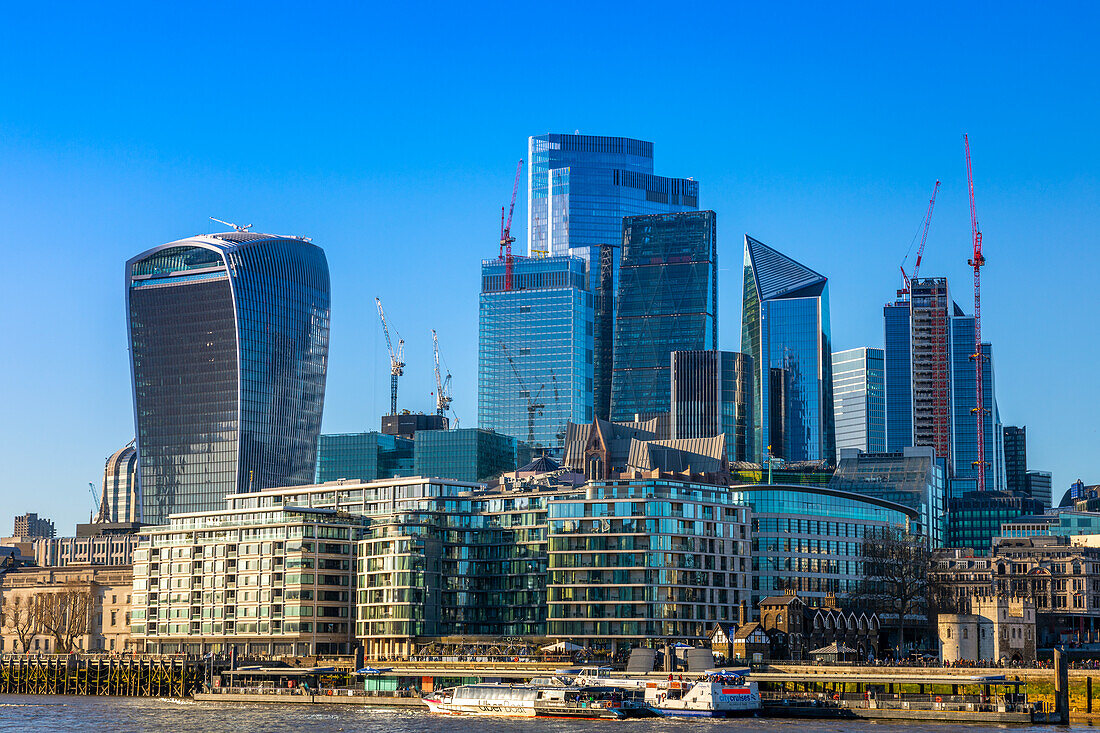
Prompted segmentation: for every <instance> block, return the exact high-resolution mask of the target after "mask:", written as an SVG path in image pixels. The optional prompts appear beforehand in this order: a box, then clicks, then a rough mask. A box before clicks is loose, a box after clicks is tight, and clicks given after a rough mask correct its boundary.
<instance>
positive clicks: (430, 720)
mask: <svg viewBox="0 0 1100 733" xmlns="http://www.w3.org/2000/svg"><path fill="white" fill-rule="evenodd" d="M960 727H961V726H957V725H946V724H936V723H908V722H907V723H876V722H870V721H867V722H862V721H859V722H853V721H818V720H765V719H732V720H698V719H695V720H685V719H678V720H677V719H673V720H667V719H666V720H652V719H650V720H625V721H591V720H583V721H575V720H555V719H546V718H541V719H538V720H529V719H528V720H524V719H516V718H460V717H444V716H437V715H431V714H429V713H426V712H422V711H419V710H416V711H412V710H392V709H386V708H378V707H366V706H363V707H360V706H351V705H278V704H269V705H261V704H253V705H248V704H225V703H210V702H195V701H193V700H169V699H164V698H162V699H144V698H133V697H65V696H60V695H58V696H41V697H35V696H24V695H0V731H27V730H32V731H35V732H36V733H39V732H41V733H47V732H49V731H73V730H81V731H94V732H95V733H114V732H115V731H118V732H119V733H123V732H126V733H129V732H130V731H165V732H166V733H168V732H169V731H170V732H171V733H213V732H217V731H235V732H241V733H251V732H253V731H256V732H261V731H279V732H280V733H287V732H289V731H293V732H294V733H299V732H301V731H305V732H306V733H336V732H338V731H348V732H349V733H350V732H351V731H354V732H355V733H375V732H377V733H413V732H414V731H415V732H416V733H421V732H423V733H452V732H455V733H457V732H460V731H470V730H476V731H477V732H478V733H513V732H518V731H536V730H537V731H540V733H541V732H542V731H546V732H547V733H565V732H567V731H569V732H571V731H605V730H606V731H611V730H614V731H617V732H618V733H668V732H669V731H676V732H677V733H691V732H693V731H699V732H700V733H717V732H718V731H721V732H722V733H740V732H742V731H758V732H760V733H947V731H951V730H955V729H958V728H960ZM1005 729H1006V728H1004V727H1001V728H998V727H993V726H969V725H968V726H965V731H966V733H978V732H979V731H984V730H1005ZM1008 729H1009V730H1013V731H1020V732H1021V733H1023V732H1025V731H1039V730H1042V731H1053V730H1066V729H1065V728H1061V729H1056V728H1054V727H1049V726H1045V727H1035V728H1019V727H1014V726H1013V727H1010V728H1008ZM1082 730H1084V728H1082ZM1092 730H1095V729H1092Z"/></svg>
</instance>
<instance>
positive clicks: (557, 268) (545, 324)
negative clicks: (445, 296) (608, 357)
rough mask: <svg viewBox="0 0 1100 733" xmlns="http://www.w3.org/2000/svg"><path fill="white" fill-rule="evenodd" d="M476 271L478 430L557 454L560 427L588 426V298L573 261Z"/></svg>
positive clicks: (526, 261)
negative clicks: (508, 283) (508, 282)
mask: <svg viewBox="0 0 1100 733" xmlns="http://www.w3.org/2000/svg"><path fill="white" fill-rule="evenodd" d="M504 270H505V263H504V262H503V261H501V260H485V261H484V262H483V263H482V266H481V297H480V302H479V323H478V334H479V341H478V426H479V427H482V428H486V429H489V430H496V431H497V432H498V433H504V434H505V435H510V436H512V437H513V438H515V439H517V440H521V441H523V442H524V443H527V445H528V446H529V447H530V448H532V449H533V450H535V451H539V450H549V451H552V452H557V451H558V450H559V449H560V448H561V446H562V442H563V441H564V439H565V429H566V425H567V424H568V423H569V422H570V421H572V422H575V423H586V422H591V420H592V329H593V309H592V293H591V292H590V291H589V290H588V289H587V287H586V273H585V262H584V260H582V259H581V258H579V257H568V256H562V257H516V258H515V261H514V264H513V276H512V280H513V286H512V289H511V290H505V289H504V287H505V282H504Z"/></svg>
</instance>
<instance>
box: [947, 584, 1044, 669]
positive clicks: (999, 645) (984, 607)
mask: <svg viewBox="0 0 1100 733" xmlns="http://www.w3.org/2000/svg"><path fill="white" fill-rule="evenodd" d="M937 624H938V628H939V638H940V655H941V658H942V659H943V661H945V662H957V661H960V660H965V661H971V662H977V661H979V660H986V661H988V662H991V663H997V662H1004V663H1010V662H1031V661H1034V660H1035V638H1036V625H1035V605H1034V604H1033V603H1031V601H1027V600H1024V599H1021V598H1012V599H1008V598H997V597H989V596H985V597H983V596H975V597H973V598H971V599H970V613H965V614H940V616H939V619H938V622H937Z"/></svg>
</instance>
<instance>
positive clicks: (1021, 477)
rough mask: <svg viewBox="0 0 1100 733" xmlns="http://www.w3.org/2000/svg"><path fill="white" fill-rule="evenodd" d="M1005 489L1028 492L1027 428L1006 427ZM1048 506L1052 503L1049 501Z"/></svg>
mask: <svg viewBox="0 0 1100 733" xmlns="http://www.w3.org/2000/svg"><path fill="white" fill-rule="evenodd" d="M1004 453H1005V488H1006V489H1007V490H1008V491H1013V492H1019V491H1026V490H1027V427H1026V426H1023V425H1021V426H1019V427H1017V426H1015V425H1005V428H1004ZM1047 506H1050V502H1049V501H1047Z"/></svg>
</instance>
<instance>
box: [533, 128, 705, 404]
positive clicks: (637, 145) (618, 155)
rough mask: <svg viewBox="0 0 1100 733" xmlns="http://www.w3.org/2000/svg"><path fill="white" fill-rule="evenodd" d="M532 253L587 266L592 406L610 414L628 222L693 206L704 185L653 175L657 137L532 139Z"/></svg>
mask: <svg viewBox="0 0 1100 733" xmlns="http://www.w3.org/2000/svg"><path fill="white" fill-rule="evenodd" d="M527 160H528V162H529V165H528V167H527V254H528V255H530V256H535V255H539V254H550V255H554V256H559V255H560V256H565V255H573V256H577V257H580V258H581V259H583V260H584V261H585V262H586V263H587V265H588V279H589V282H588V285H587V287H588V288H589V290H591V292H592V294H593V296H594V298H595V315H596V320H595V329H594V331H593V333H592V334H591V335H590V336H589V337H588V346H587V347H586V348H590V349H592V350H593V357H594V364H593V376H594V391H595V394H594V408H595V412H596V414H597V415H598V416H599V417H601V418H604V419H607V417H608V416H609V414H610V406H611V368H612V341H613V338H614V335H613V328H614V319H615V295H616V290H617V287H618V262H619V244H620V242H621V238H622V220H623V217H626V216H634V215H638V214H662V213H669V212H677V211H694V210H696V209H697V208H699V183H698V182H697V181H694V180H692V179H690V178H665V177H663V176H656V175H654V174H653V143H651V142H646V141H644V140H634V139H631V138H626V137H602V136H596V135H579V134H578V135H562V134H556V133H551V134H546V135H536V136H534V137H531V138H530V139H529V140H528V142H527Z"/></svg>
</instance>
